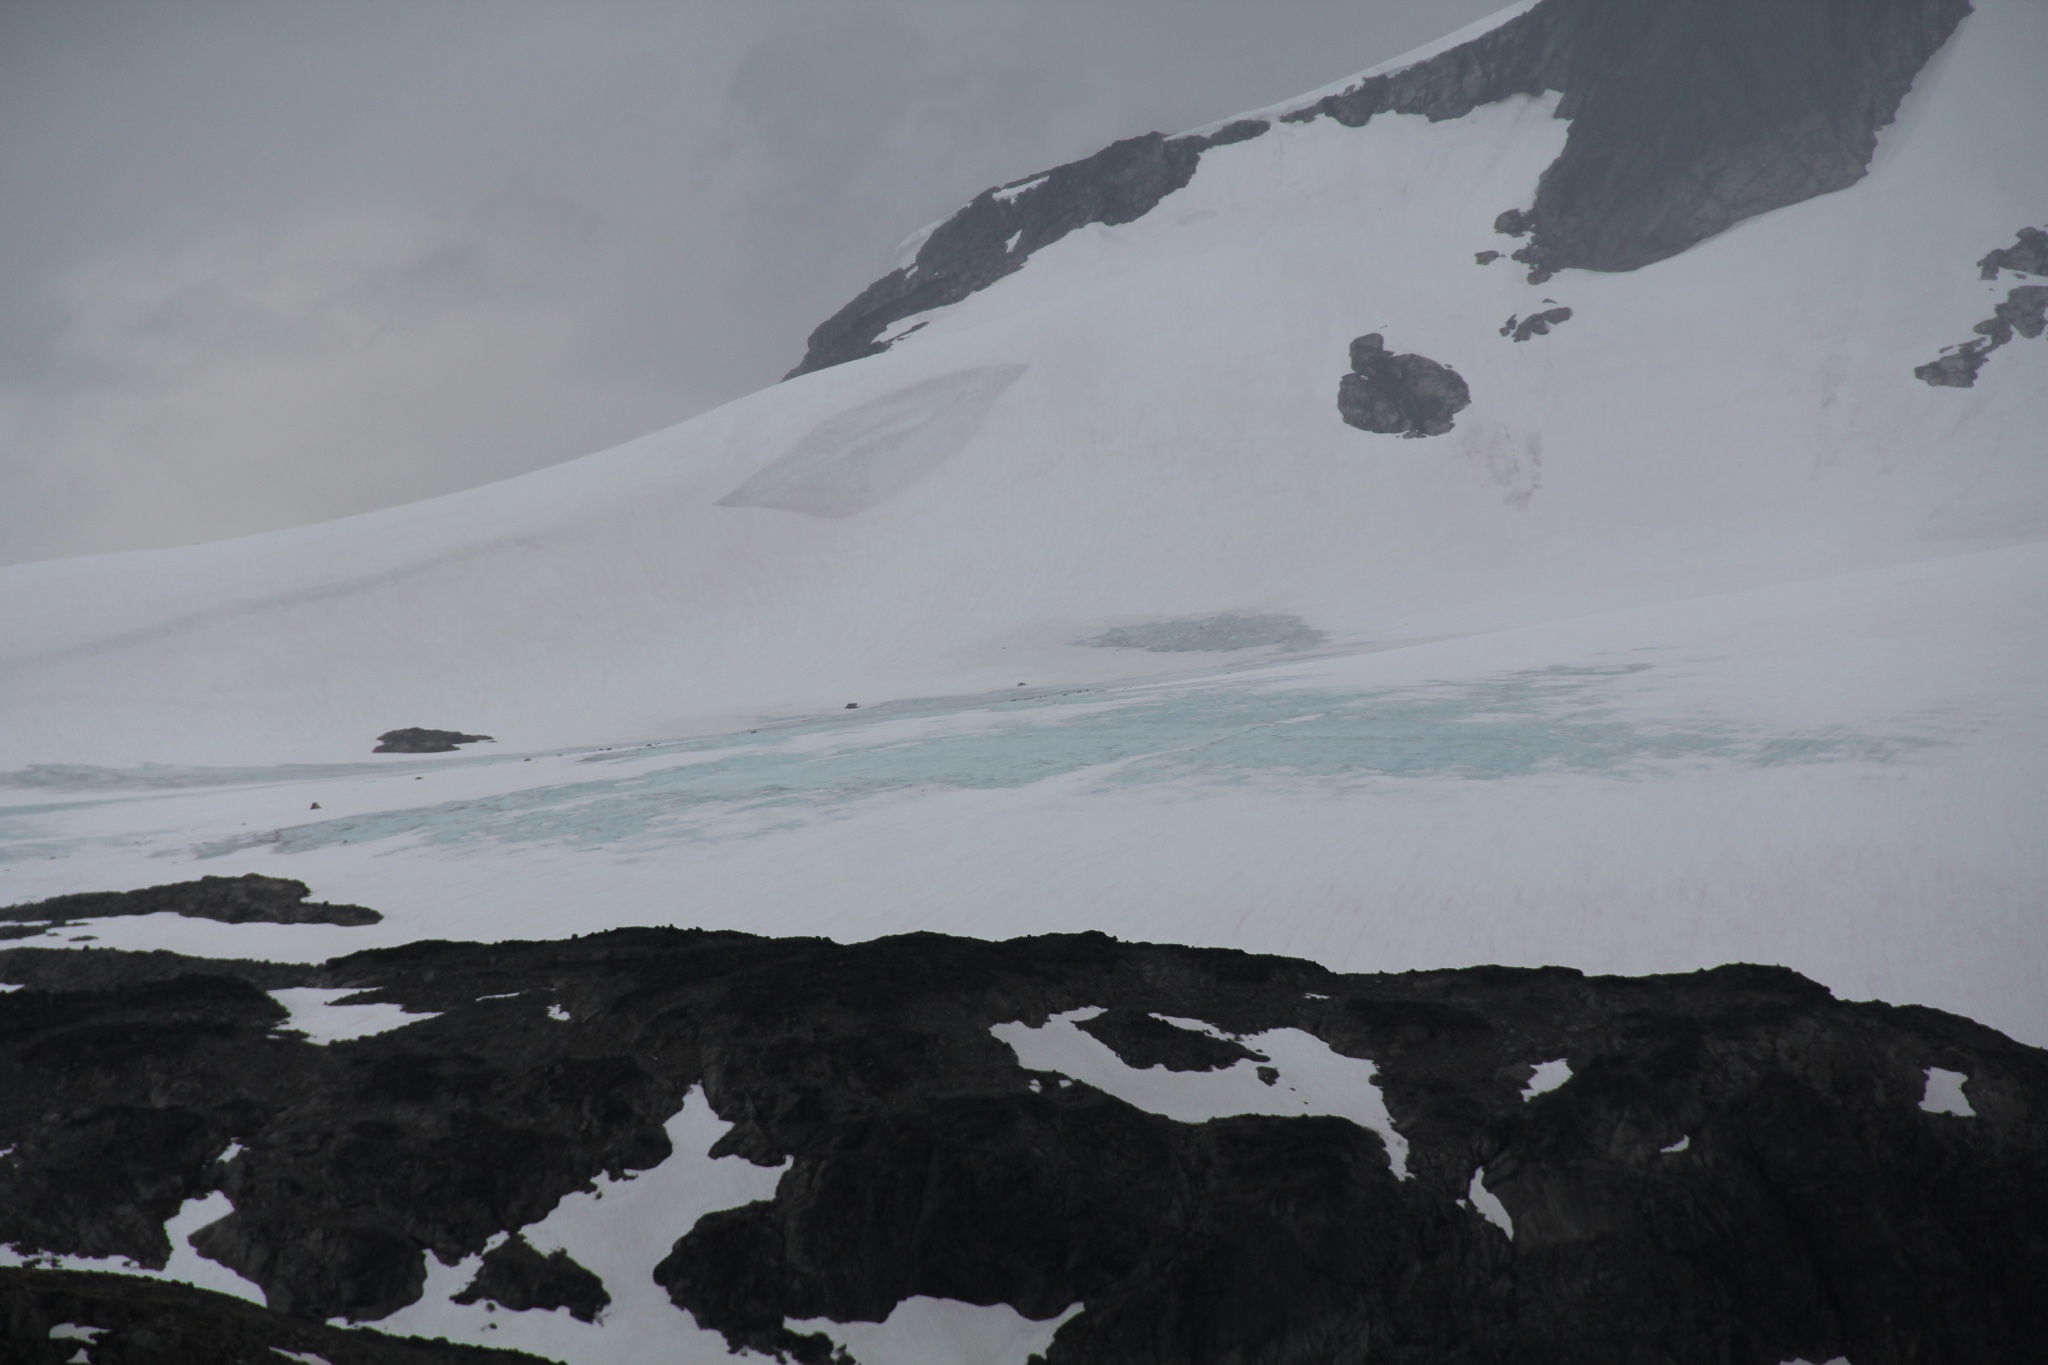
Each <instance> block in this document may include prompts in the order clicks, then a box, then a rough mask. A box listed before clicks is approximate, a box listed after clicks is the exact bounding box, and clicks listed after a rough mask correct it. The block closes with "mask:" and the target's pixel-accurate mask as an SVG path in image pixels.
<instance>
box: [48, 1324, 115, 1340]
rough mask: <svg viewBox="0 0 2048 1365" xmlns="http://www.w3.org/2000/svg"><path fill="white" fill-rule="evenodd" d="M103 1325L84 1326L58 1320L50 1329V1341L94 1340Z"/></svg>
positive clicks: (103, 1329) (101, 1330)
mask: <svg viewBox="0 0 2048 1365" xmlns="http://www.w3.org/2000/svg"><path fill="white" fill-rule="evenodd" d="M106 1330H107V1329H106V1328H104V1327H84V1326H81V1325H79V1324H78V1323H75V1322H60V1323H58V1324H57V1325H56V1326H55V1327H52V1328H51V1329H50V1340H52V1341H96V1340H98V1339H99V1335H100V1333H102V1332H104V1331H106Z"/></svg>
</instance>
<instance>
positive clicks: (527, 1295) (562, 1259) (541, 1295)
mask: <svg viewBox="0 0 2048 1365" xmlns="http://www.w3.org/2000/svg"><path fill="white" fill-rule="evenodd" d="M486 1299H488V1300H489V1301H490V1302H492V1303H495V1304H497V1305H499V1306H500V1307H502V1308H509V1309H511V1310H512V1311H513V1312H515V1313H523V1312H525V1311H526V1310H528V1309H530V1308H566V1309H568V1310H569V1314H570V1316H572V1317H574V1318H577V1319H579V1320H581V1321H583V1322H595V1321H596V1320H597V1315H598V1314H599V1313H600V1312H602V1311H603V1310H604V1308H605V1307H606V1305H608V1304H610V1303H611V1301H612V1296H611V1295H610V1294H608V1293H606V1292H605V1288H604V1282H603V1281H601V1280H599V1279H598V1278H597V1276H595V1275H593V1274H591V1273H590V1272H589V1271H588V1270H585V1269H584V1268H583V1267H582V1266H580V1265H578V1264H576V1262H575V1261H574V1260H573V1259H571V1258H570V1256H569V1253H568V1252H566V1251H562V1250H560V1249H559V1248H558V1249H556V1250H554V1251H551V1252H549V1253H548V1254H547V1255H545V1256H543V1255H541V1254H540V1253H539V1252H538V1251H535V1250H534V1249H533V1248H532V1247H531V1246H528V1245H527V1242H526V1239H525V1238H524V1237H512V1238H508V1239H507V1240H506V1241H505V1243H504V1245H502V1246H499V1247H496V1248H494V1249H493V1250H491V1251H487V1252H485V1253H484V1261H483V1267H482V1269H480V1270H478V1271H477V1275H476V1279H475V1280H474V1281H473V1282H472V1283H471V1284H470V1285H469V1287H468V1288H467V1289H464V1290H463V1291H462V1292H461V1293H460V1294H457V1295H456V1296H455V1302H457V1303H478V1302H481V1301H483V1300H486Z"/></svg>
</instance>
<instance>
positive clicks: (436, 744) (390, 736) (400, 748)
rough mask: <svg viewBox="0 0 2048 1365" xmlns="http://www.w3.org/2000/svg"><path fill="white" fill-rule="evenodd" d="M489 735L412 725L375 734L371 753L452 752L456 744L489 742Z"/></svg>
mask: <svg viewBox="0 0 2048 1365" xmlns="http://www.w3.org/2000/svg"><path fill="white" fill-rule="evenodd" d="M493 742H494V741H493V740H492V739H491V737H490V736H489V735H465V734H463V733H462V732H461V731H460V730H422V729H420V728H419V727H418V726H412V727H409V728H407V729H404V730H386V731H385V732H384V733H383V734H381V735H379V736H377V747H376V748H374V749H372V750H371V751H370V752H371V753H373V754H446V753H453V752H454V751H455V746H456V745H458V744H490V743H493Z"/></svg>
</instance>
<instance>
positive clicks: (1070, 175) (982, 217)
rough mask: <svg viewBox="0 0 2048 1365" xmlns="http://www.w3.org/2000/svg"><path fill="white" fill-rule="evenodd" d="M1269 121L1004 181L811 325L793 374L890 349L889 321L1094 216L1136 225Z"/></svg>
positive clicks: (983, 280) (961, 288)
mask: <svg viewBox="0 0 2048 1365" xmlns="http://www.w3.org/2000/svg"><path fill="white" fill-rule="evenodd" d="M1268 126H1269V125H1267V124H1265V123H1263V122H1260V121H1258V120H1256V119H1251V120H1244V121H1241V122H1238V123H1233V124H1231V125H1230V126H1229V127H1227V128H1223V129H1221V130H1220V131H1218V132H1216V133H1213V134H1211V135H1209V136H1206V137H1167V136H1166V135H1164V134H1163V133H1147V134H1145V135H1144V136H1143V137H1133V138H1125V139H1124V140H1123V141H1121V142H1113V143H1111V144H1110V145H1109V146H1107V147H1105V148H1103V149H1102V150H1101V151H1099V152H1097V153H1096V154H1095V155H1093V156H1091V157H1087V158H1085V159H1084V160H1081V161H1073V162H1069V163H1068V164H1066V165H1064V166H1056V167H1054V168H1053V169H1052V170H1049V171H1046V172H1044V173H1043V174H1040V175H1035V176H1027V177H1026V178H1025V179H1023V180H1017V181H1012V182H1011V183H1010V184H1008V185H1004V186H1001V187H999V188H996V189H991V190H983V191H982V192H981V193H980V194H979V195H978V196H976V197H975V199H974V201H973V202H972V203H970V204H968V205H967V207H966V208H964V209H961V210H960V211H959V212H958V213H956V214H954V215H953V216H952V217H951V218H948V219H947V220H946V221H945V222H943V223H941V224H939V225H938V226H937V227H936V228H934V229H933V230H932V235H931V236H930V237H929V238H927V239H926V240H925V242H924V245H923V246H922V247H920V248H919V250H918V253H917V260H916V262H915V263H914V264H912V265H910V266H906V267H903V268H901V269H898V270H892V271H890V272H889V273H888V274H887V275H884V276H883V277H882V278H881V279H879V280H876V281H875V282H874V283H873V284H871V285H869V286H868V287H867V288H866V289H865V290H863V291H861V293H860V295H859V297H857V298H855V299H854V300H853V302H851V303H849V304H847V305H846V307H844V308H842V309H840V310H839V311H838V312H837V313H834V314H833V315H832V316H831V317H829V318H827V319H826V320H825V321H824V322H823V323H821V324H819V326H818V329H817V330H816V331H814V332H812V333H811V338H810V346H809V349H808V350H807V351H806V352H805V354H804V358H803V362H802V363H801V364H799V365H798V366H797V367H796V368H795V369H793V370H791V371H790V372H789V374H788V375H786V376H784V377H785V378H793V377H795V376H796V375H800V374H808V373H810V372H811V371H812V370H822V369H824V368H825V367H826V366H828V365H838V364H842V363H844V362H845V361H848V360H858V359H859V358H860V357H862V356H865V355H874V354H876V353H877V352H880V351H884V350H887V349H888V347H887V345H886V344H885V343H884V342H883V341H882V340H881V336H882V333H883V332H884V331H885V330H887V329H888V327H889V324H891V323H893V322H896V321H898V320H900V319H902V318H907V317H912V316H914V315H916V314H918V313H922V312H925V311H927V310H928V309H932V308H940V307H944V306H945V305H946V304H949V303H958V302H959V301H960V300H962V299H964V298H966V297H967V296H968V295H969V294H972V293H974V292H975V291H976V290H978V289H985V288H987V287H988V286H989V285H991V284H994V283H995V282H996V281H997V280H999V279H1001V278H1002V277H1003V276H1005V275H1008V274H1010V273H1011V272H1012V271H1016V270H1020V269H1022V268H1023V265H1024V262H1025V260H1026V258H1028V257H1029V256H1030V255H1031V253H1032V252H1034V251H1036V250H1038V248H1040V247H1042V246H1046V245H1048V244H1050V243H1052V242H1056V241H1058V240H1059V239H1060V238H1062V237H1064V236H1066V235H1067V234H1068V233H1069V232H1072V231H1073V230H1074V229H1075V228H1078V227H1085V226H1087V225H1088V224H1090V223H1106V224H1110V225H1112V226H1114V225H1115V224H1117V223H1128V222H1130V221H1132V220H1133V219H1136V218H1141V217H1143V216H1144V215H1145V214H1147V213H1150V212H1151V211H1152V208H1153V206H1154V205H1156V204H1158V202H1159V201H1160V200H1161V199H1164V198H1165V197H1166V196H1167V195H1169V194H1172V193H1173V192H1174V191H1175V190H1177V189H1179V188H1181V187H1182V186H1183V185H1185V184H1187V183H1188V181H1189V180H1191V179H1193V178H1194V174H1195V166H1196V164H1197V163H1199V162H1200V161H1201V159H1202V153H1203V152H1204V151H1206V150H1208V149H1209V148H1211V147H1221V146H1225V145H1227V144H1229V143H1233V142H1243V141H1244V140H1245V139H1247V138H1253V137H1257V136H1258V135H1259V134H1260V133H1263V132H1265V131H1266V129H1267V127H1268Z"/></svg>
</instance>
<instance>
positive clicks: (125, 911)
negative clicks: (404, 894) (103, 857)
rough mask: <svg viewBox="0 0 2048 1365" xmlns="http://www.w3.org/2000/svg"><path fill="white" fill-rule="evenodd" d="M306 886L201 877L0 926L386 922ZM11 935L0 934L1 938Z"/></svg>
mask: <svg viewBox="0 0 2048 1365" xmlns="http://www.w3.org/2000/svg"><path fill="white" fill-rule="evenodd" d="M309 894H311V893H310V892H309V891H308V890H307V888H306V884H305V883H304V882H300V881H293V880H291V879H290V878H287V877H265V876H262V875H260V874H258V873H255V872H251V873H248V874H246V875H244V876H240V877H201V878H200V879H199V880H198V881H196V882H173V883H171V884H170V885H168V886H151V887H146V888H144V889H143V890H140V891H89V892H86V893H84V894H82V895H76V896H54V897H52V898H51V899H49V900H46V901H37V902H36V903H34V904H33V905H15V906H9V907H7V908H6V909H0V922H6V923H13V924H18V925H22V926H23V929H22V930H21V933H22V934H23V935H24V936H25V935H27V934H39V933H43V932H44V931H46V930H48V929H53V928H57V927H60V926H63V925H67V924H76V923H79V922H80V921H83V920H90V919H108V918H112V917H114V916H119V915H156V914H164V913H169V914H173V915H184V916H186V917H187V918H189V919H211V920H219V921H220V922H221V923H223V924H346V925H356V926H360V925H365V924H375V923H377V922H378V921H379V920H381V919H383V918H384V917H383V916H382V915H380V914H378V913H377V912H376V911H375V910H371V909H369V908H367V907H365V906H361V905H327V904H323V903H322V902H319V901H308V900H307V899H306V897H307V896H308V895H309ZM4 936H11V935H10V934H9V932H8V931H6V930H0V937H4Z"/></svg>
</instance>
